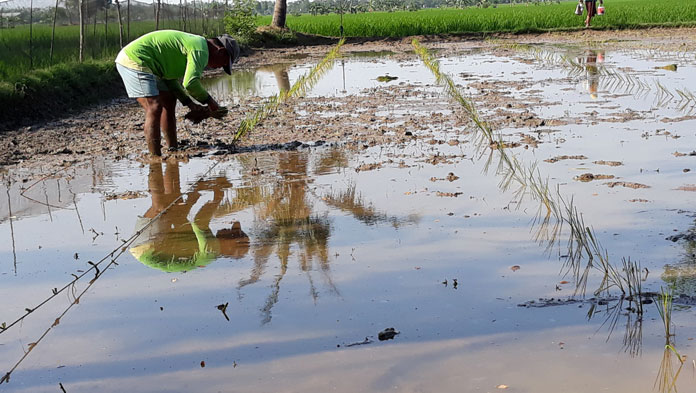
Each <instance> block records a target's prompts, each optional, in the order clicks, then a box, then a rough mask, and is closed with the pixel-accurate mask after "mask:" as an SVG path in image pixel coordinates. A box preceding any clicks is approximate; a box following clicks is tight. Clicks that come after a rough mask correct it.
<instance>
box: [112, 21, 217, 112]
mask: <svg viewBox="0 0 696 393" xmlns="http://www.w3.org/2000/svg"><path fill="white" fill-rule="evenodd" d="M123 51H124V52H125V53H126V55H128V57H129V58H130V59H131V60H133V61H134V62H135V63H137V64H139V65H142V66H144V67H147V68H149V69H150V70H151V71H152V73H153V74H155V75H156V76H158V77H160V78H161V79H162V80H163V81H164V82H165V83H166V84H167V87H169V88H170V90H172V92H173V93H174V94H175V95H176V96H177V98H179V99H180V100H182V101H184V100H185V99H186V93H188V95H190V96H191V97H193V98H195V99H196V101H198V102H201V103H204V102H205V101H207V100H208V92H207V91H205V89H204V88H203V85H201V75H202V74H203V70H204V69H205V66H206V65H207V64H208V44H207V43H206V40H205V38H203V37H201V36H198V35H194V34H189V33H184V32H181V31H176V30H159V31H153V32H152V33H148V34H145V35H144V36H142V37H140V38H138V39H136V40H134V41H133V42H131V43H130V44H128V45H127V46H126V47H125V48H123ZM181 78H183V88H185V89H186V91H184V90H183V88H182V86H181V84H180V83H179V79H181Z"/></svg>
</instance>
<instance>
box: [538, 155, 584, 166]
mask: <svg viewBox="0 0 696 393" xmlns="http://www.w3.org/2000/svg"><path fill="white" fill-rule="evenodd" d="M586 159H587V157H585V156H583V155H576V156H566V155H563V156H556V157H552V158H547V159H545V160H544V162H549V163H551V164H553V163H556V162H558V161H563V160H586Z"/></svg>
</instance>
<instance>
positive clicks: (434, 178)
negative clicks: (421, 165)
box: [430, 172, 459, 183]
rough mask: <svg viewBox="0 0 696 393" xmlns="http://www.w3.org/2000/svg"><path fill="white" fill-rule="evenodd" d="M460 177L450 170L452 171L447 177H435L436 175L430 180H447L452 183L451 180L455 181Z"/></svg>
mask: <svg viewBox="0 0 696 393" xmlns="http://www.w3.org/2000/svg"><path fill="white" fill-rule="evenodd" d="M458 179H459V176H457V175H455V174H454V172H450V173H448V174H447V177H445V178H440V177H434V176H433V177H431V178H430V181H432V182H436V181H443V180H447V181H448V182H450V183H451V182H453V181H455V180H458Z"/></svg>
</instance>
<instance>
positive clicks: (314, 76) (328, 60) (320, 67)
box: [234, 40, 345, 141]
mask: <svg viewBox="0 0 696 393" xmlns="http://www.w3.org/2000/svg"><path fill="white" fill-rule="evenodd" d="M344 42H345V40H340V41H339V42H338V44H337V45H336V46H335V47H333V49H331V50H330V51H329V53H327V54H326V56H324V58H323V59H322V60H321V61H320V62H319V63H318V64H317V65H315V66H314V67H312V69H311V70H310V71H309V73H307V74H306V75H303V76H302V77H301V78H300V79H298V80H297V81H296V82H295V83H294V84H293V85H292V87H291V88H290V90H288V91H281V92H280V93H278V94H277V95H275V96H273V97H271V98H270V99H269V100H268V102H266V103H265V104H264V105H263V106H262V107H260V108H259V109H257V110H256V111H255V112H254V113H252V114H250V115H248V116H247V117H246V119H244V120H242V123H241V124H240V125H239V128H238V129H237V132H236V133H235V136H234V140H235V141H238V140H239V139H241V138H243V137H244V136H245V135H247V134H248V133H250V132H251V131H253V130H254V128H255V127H256V126H257V125H258V124H259V123H261V122H262V121H263V120H264V119H266V118H267V117H268V116H270V115H272V114H273V113H275V112H276V110H277V109H278V106H279V105H280V104H282V103H284V102H286V101H287V100H288V99H289V98H294V97H299V96H302V95H304V94H305V93H307V91H309V90H310V89H311V88H312V87H314V86H315V85H316V84H317V82H319V80H320V79H321V77H322V76H324V74H326V72H327V71H328V70H329V69H331V66H333V62H334V60H335V59H336V58H337V57H338V56H339V55H340V51H341V46H343V43H344Z"/></svg>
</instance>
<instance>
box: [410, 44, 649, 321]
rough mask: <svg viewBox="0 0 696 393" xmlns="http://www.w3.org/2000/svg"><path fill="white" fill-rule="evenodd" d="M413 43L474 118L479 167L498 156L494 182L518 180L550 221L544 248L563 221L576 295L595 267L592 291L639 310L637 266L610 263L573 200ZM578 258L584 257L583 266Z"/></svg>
mask: <svg viewBox="0 0 696 393" xmlns="http://www.w3.org/2000/svg"><path fill="white" fill-rule="evenodd" d="M412 45H413V47H414V49H415V52H416V54H418V56H419V57H420V58H421V60H422V61H423V63H424V64H425V66H426V67H427V68H428V69H429V70H430V71H431V72H432V73H433V75H434V76H435V78H436V81H437V83H438V84H440V85H441V86H443V87H444V89H445V92H446V93H447V94H448V95H449V96H450V97H451V98H453V99H454V100H455V101H456V102H457V103H459V105H460V106H461V107H462V109H463V110H464V112H465V114H466V115H467V116H468V118H469V120H470V121H471V122H472V123H473V125H474V128H475V131H476V133H475V136H474V137H475V138H477V149H478V153H479V156H482V155H483V154H484V153H485V150H486V149H488V159H487V161H486V163H485V165H484V171H488V168H489V167H490V166H491V164H492V162H493V160H494V157H493V156H494V155H497V156H498V166H497V168H496V171H495V174H496V175H498V176H500V177H501V182H500V183H499V186H500V188H501V190H502V191H507V190H509V188H510V186H511V185H512V184H513V183H515V184H517V185H518V186H519V188H518V189H517V190H516V191H515V198H516V199H517V200H518V201H520V200H521V199H522V198H523V197H524V196H530V197H531V198H532V199H533V200H535V201H537V202H538V203H539V210H538V211H537V214H536V216H535V218H534V220H533V222H534V223H540V224H541V225H542V226H543V228H548V227H549V225H550V222H551V220H552V219H553V220H554V221H555V222H554V225H553V230H552V231H551V232H548V231H546V232H544V229H543V228H542V229H541V232H537V235H536V239H537V240H539V239H540V238H539V236H540V234H543V233H550V234H551V236H552V238H551V241H550V242H549V243H548V245H547V249H548V248H549V247H550V246H551V245H553V243H555V241H556V238H557V236H558V235H559V233H560V232H561V231H562V226H563V225H564V224H567V225H568V227H569V230H568V243H567V254H566V255H567V259H566V260H565V262H564V267H563V270H565V274H568V273H570V274H572V275H573V277H574V279H575V283H576V289H575V294H576V295H577V294H579V293H581V294H584V293H585V292H586V289H587V282H588V279H589V275H590V272H591V271H592V269H596V270H598V271H599V273H600V274H601V277H602V278H601V282H600V284H599V286H598V288H597V289H596V290H595V292H594V293H595V295H600V294H602V293H605V294H606V295H609V293H610V291H611V290H619V291H620V292H621V294H622V296H627V298H628V299H629V300H630V301H632V302H634V303H635V304H636V305H635V307H634V308H633V310H634V311H635V312H636V313H638V314H639V315H642V312H643V309H642V303H641V293H642V288H641V280H640V274H639V273H640V265H639V264H638V263H636V262H631V261H630V259H623V260H622V261H623V266H622V267H623V269H622V268H617V267H615V266H614V265H612V264H611V263H610V261H609V253H608V251H607V250H606V249H605V248H604V247H603V246H602V245H601V243H600V242H599V239H598V238H597V237H596V235H595V232H594V230H593V229H592V228H591V227H590V226H588V225H586V224H585V222H584V219H583V217H582V215H581V214H580V212H579V211H578V209H577V207H575V205H574V203H573V199H572V198H571V199H570V200H566V199H564V198H563V196H562V195H561V194H560V192H559V191H558V187H557V188H556V192H555V193H552V192H551V187H550V185H549V181H548V178H544V177H543V176H542V175H541V173H540V171H539V170H538V168H537V165H536V163H532V164H530V165H524V164H523V163H522V162H520V161H519V160H518V159H517V157H516V156H514V155H511V154H509V153H508V150H509V149H507V148H506V144H505V142H504V140H503V138H502V136H501V135H499V134H496V133H495V132H494V131H493V130H492V129H491V127H490V125H489V124H488V123H486V122H485V121H484V120H483V119H482V118H481V117H480V116H479V114H478V112H477V110H476V106H475V104H474V102H473V101H472V100H470V99H467V98H465V97H464V96H463V95H462V94H461V92H460V91H459V89H458V88H457V86H456V84H455V83H454V81H453V80H452V79H451V78H450V77H449V76H448V75H446V74H444V73H442V72H441V71H440V68H439V63H438V62H437V61H436V60H435V59H434V58H433V57H432V55H431V54H430V53H429V52H428V51H427V49H425V47H423V46H422V45H420V43H419V42H418V41H417V40H413V42H412ZM562 62H563V64H571V65H572V64H574V63H573V62H572V61H568V60H562ZM518 206H519V204H518ZM582 261H586V263H585V264H584V266H583V263H582Z"/></svg>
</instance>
